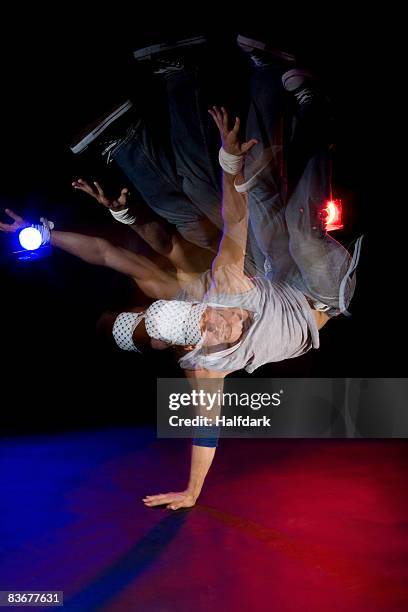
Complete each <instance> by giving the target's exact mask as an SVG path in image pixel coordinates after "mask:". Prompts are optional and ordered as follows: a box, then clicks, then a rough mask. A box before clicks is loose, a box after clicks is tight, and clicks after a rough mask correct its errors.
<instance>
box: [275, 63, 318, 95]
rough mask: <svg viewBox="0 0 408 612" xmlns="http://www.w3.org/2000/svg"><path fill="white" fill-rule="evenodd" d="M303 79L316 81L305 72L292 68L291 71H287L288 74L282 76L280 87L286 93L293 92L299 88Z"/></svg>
mask: <svg viewBox="0 0 408 612" xmlns="http://www.w3.org/2000/svg"><path fill="white" fill-rule="evenodd" d="M305 79H310V80H312V81H314V80H316V78H315V77H314V76H313V75H312V74H311V73H310V72H308V71H307V70H301V69H298V68H293V70H288V72H285V74H284V75H282V85H283V87H284V88H285V89H286V91H294V90H295V89H298V88H299V87H301V85H302V84H303V82H304V81H305Z"/></svg>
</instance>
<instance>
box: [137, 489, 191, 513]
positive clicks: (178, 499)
mask: <svg viewBox="0 0 408 612" xmlns="http://www.w3.org/2000/svg"><path fill="white" fill-rule="evenodd" d="M197 497H198V495H194V494H193V493H190V491H188V490H187V491H180V492H179V493H174V492H172V493H160V494H159V495H146V497H144V498H143V502H144V504H145V506H148V507H149V508H153V507H154V506H163V505H166V508H167V509H168V510H178V509H179V508H191V507H192V506H194V504H195V503H196V500H197Z"/></svg>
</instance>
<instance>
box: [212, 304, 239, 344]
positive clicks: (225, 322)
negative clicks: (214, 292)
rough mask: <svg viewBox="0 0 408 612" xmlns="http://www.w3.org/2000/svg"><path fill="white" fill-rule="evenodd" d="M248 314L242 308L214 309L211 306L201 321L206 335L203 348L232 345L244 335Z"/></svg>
mask: <svg viewBox="0 0 408 612" xmlns="http://www.w3.org/2000/svg"><path fill="white" fill-rule="evenodd" d="M247 318H248V313H247V312H246V311H245V310H242V309H241V308H213V307H211V306H209V307H208V308H207V309H206V311H205V312H204V314H203V316H202V319H201V331H202V334H203V335H204V334H205V338H204V342H203V346H216V345H217V344H232V343H234V342H236V341H237V340H238V339H239V338H240V337H241V335H242V332H243V328H244V323H245V321H246V320H247Z"/></svg>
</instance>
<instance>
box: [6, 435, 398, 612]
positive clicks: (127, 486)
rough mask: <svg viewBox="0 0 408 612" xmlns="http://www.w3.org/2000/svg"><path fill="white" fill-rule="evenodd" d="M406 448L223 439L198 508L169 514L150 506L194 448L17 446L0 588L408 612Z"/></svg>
mask: <svg viewBox="0 0 408 612" xmlns="http://www.w3.org/2000/svg"><path fill="white" fill-rule="evenodd" d="M407 446H408V445H407V443H406V442H405V441H404V440H395V441H393V440H384V441H382V440H282V439H280V440H222V441H221V444H220V449H219V450H218V451H217V456H216V459H215V463H214V466H213V469H212V471H211V472H210V475H209V477H208V481H207V483H206V487H205V490H204V491H203V494H202V496H201V497H200V500H199V503H198V505H197V506H196V507H195V508H194V509H193V510H190V511H179V512H175V513H172V512H171V511H168V510H165V509H149V508H145V507H144V506H143V504H142V502H141V498H142V497H143V496H144V495H145V494H147V493H156V492H164V491H166V490H181V489H182V488H183V485H184V484H185V482H186V478H187V473H188V458H189V446H188V442H187V441H178V440H156V439H155V432H154V431H153V430H150V429H148V428H128V429H119V428H116V429H107V430H103V431H86V432H72V433H66V434H55V435H42V436H33V437H28V436H26V437H23V436H21V437H14V438H7V439H5V440H3V441H2V458H1V463H2V467H1V472H0V473H1V481H0V486H1V494H2V500H1V531H2V534H1V544H2V548H3V554H2V560H1V562H0V590H12V589H15V590H29V589H31V590H34V589H36V590H63V591H64V594H65V605H64V607H63V608H62V609H63V610H78V611H84V612H89V611H91V610H104V611H112V612H114V611H124V612H128V611H133V610H136V611H138V610H142V611H143V612H150V611H155V612H156V611H157V612H159V611H160V612H167V611H170V612H191V611H192V610H198V611H201V610H203V611H204V610H205V611H208V610H211V611H218V610H220V611H221V610H222V611H223V612H229V610H234V611H241V610H242V611H245V612H246V611H247V610H254V611H255V610H256V611H257V612H259V611H261V612H262V611H263V610H265V611H266V610H268V611H269V610H271V609H273V610H275V611H277V612H280V611H292V610H296V609H301V610H310V611H313V612H315V611H320V610H325V611H326V610H327V609H331V610H336V611H340V610H341V611H343V610H344V611H346V610H347V611H350V610H351V611H353V612H354V611H358V612H363V611H364V612H365V611H366V610H367V611H368V610H370V612H373V611H380V610H381V611H384V612H385V611H386V612H391V611H394V610H395V611H397V610H401V611H402V610H404V609H405V610H406V609H407V602H408V590H407V586H406V585H407V578H408V575H407V574H408V570H407V568H408V563H407V556H408V555H407V551H408V546H407V544H408V527H407V525H408V520H407V514H408V512H407V503H406V501H407V500H406V494H405V485H406V476H407V461H408V459H407ZM4 609H5V608H4ZM36 609H38V608H36Z"/></svg>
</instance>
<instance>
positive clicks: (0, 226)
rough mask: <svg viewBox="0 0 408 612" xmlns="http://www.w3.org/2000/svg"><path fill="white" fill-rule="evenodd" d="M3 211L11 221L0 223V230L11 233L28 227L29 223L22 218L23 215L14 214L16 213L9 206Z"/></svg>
mask: <svg viewBox="0 0 408 612" xmlns="http://www.w3.org/2000/svg"><path fill="white" fill-rule="evenodd" d="M4 212H5V213H6V215H8V216H9V217H11V218H12V219H13V223H0V231H2V232H7V233H13V232H18V231H19V230H21V229H23V228H24V227H28V226H29V225H30V224H29V223H27V221H25V220H24V219H23V217H19V216H18V215H16V213H15V212H14V211H13V210H11V209H10V208H6V209H5V211H4Z"/></svg>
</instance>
